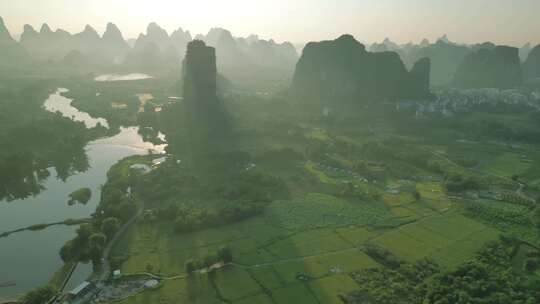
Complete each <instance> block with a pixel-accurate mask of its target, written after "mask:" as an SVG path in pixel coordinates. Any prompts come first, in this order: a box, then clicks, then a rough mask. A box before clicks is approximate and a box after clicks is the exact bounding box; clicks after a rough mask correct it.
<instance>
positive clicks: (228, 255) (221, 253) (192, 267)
mask: <svg viewBox="0 0 540 304" xmlns="http://www.w3.org/2000/svg"><path fill="white" fill-rule="evenodd" d="M232 260H233V254H232V251H231V249H230V248H229V247H228V246H223V247H220V248H219V249H218V250H217V251H216V252H213V253H208V254H206V255H205V256H204V257H203V258H202V259H200V260H193V259H190V260H187V261H186V263H185V265H184V269H185V271H186V273H187V274H192V273H194V272H195V271H197V270H200V269H204V268H210V267H211V266H212V265H215V264H217V263H224V264H227V263H230V262H232Z"/></svg>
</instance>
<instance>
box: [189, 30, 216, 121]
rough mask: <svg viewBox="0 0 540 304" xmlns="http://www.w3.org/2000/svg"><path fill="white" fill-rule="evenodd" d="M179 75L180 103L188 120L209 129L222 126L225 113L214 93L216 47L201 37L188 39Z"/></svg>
mask: <svg viewBox="0 0 540 304" xmlns="http://www.w3.org/2000/svg"><path fill="white" fill-rule="evenodd" d="M183 74H184V77H183V78H184V102H185V105H186V110H187V113H188V115H190V118H191V120H192V121H193V122H195V123H196V124H197V125H198V126H201V127H203V128H205V129H206V130H209V131H210V132H213V131H214V130H215V129H216V128H218V127H221V126H223V124H224V122H225V112H224V108H223V104H222V102H221V100H220V99H219V98H218V96H217V67H216V50H215V49H214V48H213V47H209V46H206V44H205V43H204V42H203V41H201V40H194V41H192V42H190V43H189V44H188V46H187V52H186V57H185V59H184V68H183Z"/></svg>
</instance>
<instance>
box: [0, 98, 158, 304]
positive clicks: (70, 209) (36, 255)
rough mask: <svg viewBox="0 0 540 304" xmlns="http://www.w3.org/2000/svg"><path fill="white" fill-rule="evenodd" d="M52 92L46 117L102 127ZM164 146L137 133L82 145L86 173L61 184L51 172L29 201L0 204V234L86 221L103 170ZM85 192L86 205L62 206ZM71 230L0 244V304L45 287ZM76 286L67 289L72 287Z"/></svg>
mask: <svg viewBox="0 0 540 304" xmlns="http://www.w3.org/2000/svg"><path fill="white" fill-rule="evenodd" d="M62 92H65V91H64V90H61V89H59V90H57V91H56V92H55V93H53V94H51V95H50V96H49V98H48V99H47V100H46V101H45V102H44V108H45V109H46V110H49V111H53V112H56V111H60V112H61V113H62V114H63V115H64V116H66V117H70V118H72V119H74V120H76V121H82V122H84V123H85V125H86V126H87V127H88V128H91V127H94V126H96V125H97V123H100V124H101V125H103V126H108V124H107V121H106V120H105V119H103V118H93V117H91V116H90V115H88V114H87V113H84V112H80V111H78V110H77V109H76V108H74V107H73V106H71V100H70V99H68V98H65V97H63V96H61V93H62ZM165 147H166V145H153V144H151V143H149V142H144V141H143V139H142V138H141V136H140V135H139V134H138V128H137V127H128V128H121V130H120V133H118V134H117V135H115V136H112V137H109V138H103V139H99V140H96V141H93V142H90V143H88V145H87V146H86V148H85V150H86V154H87V157H88V161H89V165H90V167H89V169H88V170H87V171H85V172H79V173H76V174H74V175H71V176H70V177H68V178H67V179H66V180H65V181H62V180H60V179H58V178H57V177H56V172H55V170H54V169H49V171H50V173H51V174H50V177H48V179H47V180H46V181H45V182H44V188H45V189H44V190H43V191H42V192H40V193H39V194H38V195H37V196H35V197H29V198H27V199H21V200H15V201H11V202H7V201H0V233H2V232H4V231H10V230H14V229H17V228H22V227H27V226H30V225H34V224H41V223H52V222H59V221H63V220H66V219H80V218H87V217H90V216H91V214H92V213H93V212H94V211H95V209H96V206H97V204H98V202H99V198H100V187H101V185H103V184H104V183H105V181H106V174H107V171H108V170H109V168H110V167H111V166H112V165H114V164H115V163H116V162H118V161H119V160H121V159H123V158H125V157H128V156H131V155H144V154H147V153H148V151H153V152H155V153H163V152H164V149H165ZM81 187H88V188H90V189H91V190H92V198H91V199H90V201H89V202H88V203H87V204H86V205H82V204H75V205H73V206H68V204H67V201H68V195H69V194H70V193H72V192H73V191H75V190H77V189H79V188H81ZM76 229H77V227H76V226H71V227H70V226H64V225H61V226H54V227H50V228H47V229H45V230H42V231H25V232H20V233H15V234H13V235H10V236H9V237H6V238H0V302H2V299H8V298H14V297H16V296H17V295H20V294H22V293H25V292H27V291H29V290H31V289H32V288H35V287H36V286H39V285H42V284H46V283H47V282H48V280H49V279H50V278H51V276H52V274H53V273H54V272H55V271H56V270H58V269H59V268H60V267H61V266H62V261H61V259H60V256H59V254H58V252H59V250H60V248H61V246H62V245H63V244H64V243H65V242H66V241H67V240H70V239H72V238H73V237H74V236H75V230H76ZM91 271H92V268H91V267H90V266H88V265H86V266H81V267H78V268H77V271H76V273H75V274H74V280H75V278H79V280H80V278H84V277H86V276H88V275H89V274H90V273H91ZM73 284H75V285H76V284H77V283H71V282H70V284H69V285H68V286H70V285H73Z"/></svg>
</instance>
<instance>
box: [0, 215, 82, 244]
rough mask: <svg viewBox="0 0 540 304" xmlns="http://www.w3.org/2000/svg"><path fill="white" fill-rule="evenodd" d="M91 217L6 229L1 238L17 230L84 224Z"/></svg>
mask: <svg viewBox="0 0 540 304" xmlns="http://www.w3.org/2000/svg"><path fill="white" fill-rule="evenodd" d="M90 220H91V219H90V218H84V219H67V220H65V221H61V222H55V223H49V224H35V225H31V226H28V227H24V228H20V229H15V230H12V231H6V232H3V233H1V234H0V239H1V238H5V237H8V236H10V235H12V234H15V233H17V232H23V231H40V230H44V229H47V228H49V227H52V226H58V225H66V226H76V225H80V224H84V223H88V222H90Z"/></svg>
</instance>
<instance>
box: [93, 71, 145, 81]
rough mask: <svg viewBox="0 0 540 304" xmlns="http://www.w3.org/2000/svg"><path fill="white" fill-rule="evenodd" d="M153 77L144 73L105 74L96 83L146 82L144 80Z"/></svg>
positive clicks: (95, 79) (97, 78)
mask: <svg viewBox="0 0 540 304" xmlns="http://www.w3.org/2000/svg"><path fill="white" fill-rule="evenodd" d="M152 78H154V77H153V76H150V75H148V74H142V73H132V74H124V75H121V74H105V75H100V76H97V77H96V78H94V81H98V82H110V81H132V80H144V79H152Z"/></svg>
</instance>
